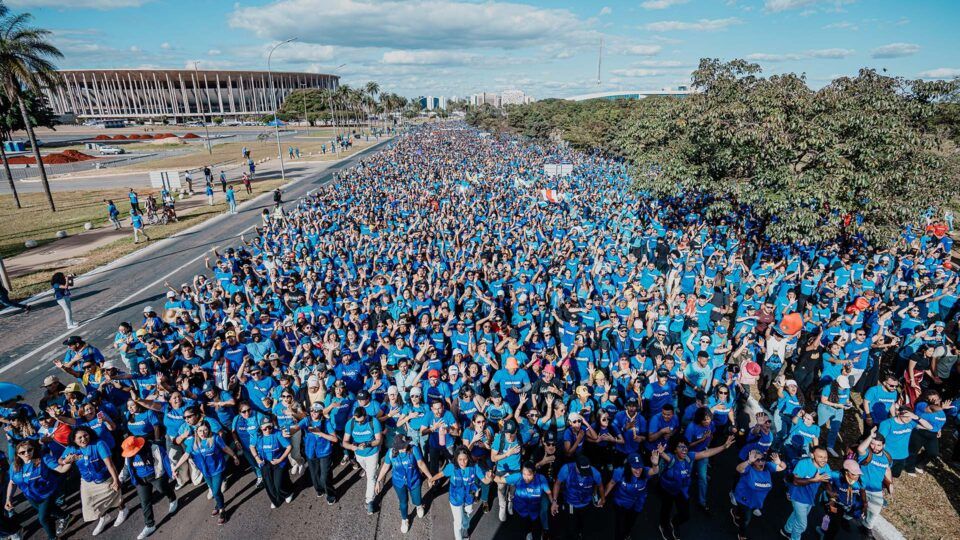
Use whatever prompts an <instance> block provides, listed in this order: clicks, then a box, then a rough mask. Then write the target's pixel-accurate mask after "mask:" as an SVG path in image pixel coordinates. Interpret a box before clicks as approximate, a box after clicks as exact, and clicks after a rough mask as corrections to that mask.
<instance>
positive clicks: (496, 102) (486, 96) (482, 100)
mask: <svg viewBox="0 0 960 540" xmlns="http://www.w3.org/2000/svg"><path fill="white" fill-rule="evenodd" d="M470 104H471V105H473V106H475V107H480V106H482V105H492V106H493V107H500V106H501V104H502V102H501V99H500V94H493V93H490V92H480V93H479V94H474V95H473V96H472V97H471V98H470Z"/></svg>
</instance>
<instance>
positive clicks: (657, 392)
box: [643, 367, 677, 418]
mask: <svg viewBox="0 0 960 540" xmlns="http://www.w3.org/2000/svg"><path fill="white" fill-rule="evenodd" d="M676 389H677V383H676V382H675V381H673V380H671V379H670V371H669V370H668V369H666V368H665V367H660V368H658V369H657V371H656V380H655V381H652V382H650V383H649V384H647V385H646V386H645V387H644V389H643V403H644V406H645V407H646V411H645V412H646V414H647V416H648V417H649V418H653V417H654V416H656V415H657V414H659V413H660V411H661V410H662V409H663V408H664V406H666V405H668V404H671V405H672V404H673V403H674V402H675V401H676V395H677V393H676Z"/></svg>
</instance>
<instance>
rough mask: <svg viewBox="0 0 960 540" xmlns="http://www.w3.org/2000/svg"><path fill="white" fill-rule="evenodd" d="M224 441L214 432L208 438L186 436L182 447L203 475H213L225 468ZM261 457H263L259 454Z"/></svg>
mask: <svg viewBox="0 0 960 540" xmlns="http://www.w3.org/2000/svg"><path fill="white" fill-rule="evenodd" d="M224 447H226V443H224V442H223V439H222V438H220V435H217V434H214V435H213V437H211V438H209V439H197V438H195V437H188V438H187V439H186V440H185V441H184V442H183V448H184V450H186V451H187V453H188V454H190V458H191V459H193V464H194V465H196V466H197V470H199V471H200V473H201V474H203V475H204V476H214V475H217V474H220V473H222V472H223V471H224V470H226V468H227V461H226V459H225V456H226V455H227V454H226V452H224V451H223V449H224ZM261 457H263V456H262V455H261Z"/></svg>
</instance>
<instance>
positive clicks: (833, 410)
mask: <svg viewBox="0 0 960 540" xmlns="http://www.w3.org/2000/svg"><path fill="white" fill-rule="evenodd" d="M851 407H853V402H852V401H850V369H849V367H847V366H844V368H843V372H842V373H841V374H840V375H838V376H837V378H836V379H834V380H832V381H830V382H828V383H827V384H826V385H825V386H824V387H823V390H822V391H821V392H820V403H818V404H817V418H818V419H819V422H818V424H819V425H820V426H821V427H826V428H827V452H829V453H830V455H831V456H833V457H839V456H840V454H838V453H837V451H836V450H834V448H833V447H834V446H835V445H836V444H837V435H838V434H839V433H840V425H841V424H843V413H844V411H846V410H847V409H849V408H851Z"/></svg>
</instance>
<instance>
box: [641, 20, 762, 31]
mask: <svg viewBox="0 0 960 540" xmlns="http://www.w3.org/2000/svg"><path fill="white" fill-rule="evenodd" d="M742 23H743V21H741V20H740V19H738V18H736V17H728V18H726V19H700V20H699V21H693V22H687V21H659V22H653V23H649V24H647V25H646V26H645V27H644V28H646V29H647V30H649V31H651V32H670V31H673V30H691V31H695V32H708V31H713V30H724V29H726V28H727V27H730V26H733V25H736V24H742Z"/></svg>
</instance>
